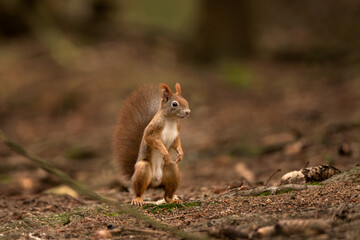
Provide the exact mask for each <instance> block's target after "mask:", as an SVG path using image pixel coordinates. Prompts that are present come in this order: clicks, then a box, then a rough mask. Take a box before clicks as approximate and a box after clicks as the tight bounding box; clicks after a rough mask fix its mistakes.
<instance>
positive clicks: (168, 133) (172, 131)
mask: <svg viewBox="0 0 360 240" xmlns="http://www.w3.org/2000/svg"><path fill="white" fill-rule="evenodd" d="M177 135H178V130H177V122H176V121H172V122H170V121H168V122H167V123H166V124H165V127H164V129H163V130H162V132H161V141H162V143H163V144H164V146H165V147H166V149H169V148H170V146H171V145H172V144H173V143H174V141H175V138H176V137H177Z"/></svg>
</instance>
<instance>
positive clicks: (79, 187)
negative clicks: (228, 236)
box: [0, 130, 205, 239]
mask: <svg viewBox="0 0 360 240" xmlns="http://www.w3.org/2000/svg"><path fill="white" fill-rule="evenodd" d="M0 140H2V141H3V142H4V143H5V144H6V145H7V146H8V147H9V148H10V149H11V150H13V151H14V152H16V153H18V154H20V155H22V156H24V157H25V158H27V159H29V160H31V161H32V162H34V163H36V164H37V165H38V166H39V167H40V168H42V169H44V170H45V171H47V172H49V173H51V174H54V175H55V176H57V177H58V178H60V179H61V180H62V181H63V182H64V183H65V184H66V185H68V186H69V187H71V188H72V189H74V190H75V191H76V192H78V193H79V194H82V195H85V196H88V197H90V198H92V199H94V200H97V201H100V202H104V203H106V204H108V205H112V206H114V207H115V208H117V209H118V210H119V211H121V212H124V213H127V214H129V215H130V216H132V217H134V218H136V219H139V220H142V221H144V222H146V223H148V224H150V225H151V226H152V227H154V228H157V229H159V230H162V231H165V232H167V233H169V234H172V235H176V236H179V237H181V238H184V239H205V238H204V237H200V236H197V235H194V234H190V233H187V232H185V231H183V230H179V229H176V228H175V227H173V226H169V225H167V224H164V223H161V222H159V221H157V220H155V219H153V218H151V217H149V216H147V215H144V214H142V213H141V212H140V211H138V210H137V209H135V208H133V207H130V206H126V205H123V204H121V203H119V202H117V201H114V200H111V199H107V198H105V197H103V196H101V195H99V194H97V193H95V192H93V191H92V190H90V189H89V188H87V187H86V186H84V185H83V184H82V183H80V182H78V181H76V180H74V179H73V178H71V177H70V176H69V175H67V174H66V173H65V172H63V171H61V170H59V169H57V168H56V167H55V166H53V165H52V164H50V163H49V162H47V161H45V160H44V159H41V158H39V157H38V156H36V155H34V154H32V153H30V152H29V151H27V150H26V149H25V148H23V147H22V146H21V145H19V144H17V143H15V142H13V141H11V140H9V139H8V138H7V137H6V136H5V135H4V133H3V132H2V131H1V130H0Z"/></svg>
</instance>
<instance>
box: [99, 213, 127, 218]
mask: <svg viewBox="0 0 360 240" xmlns="http://www.w3.org/2000/svg"><path fill="white" fill-rule="evenodd" d="M121 214H124V213H123V212H114V213H105V214H104V216H106V217H115V216H118V215H121Z"/></svg>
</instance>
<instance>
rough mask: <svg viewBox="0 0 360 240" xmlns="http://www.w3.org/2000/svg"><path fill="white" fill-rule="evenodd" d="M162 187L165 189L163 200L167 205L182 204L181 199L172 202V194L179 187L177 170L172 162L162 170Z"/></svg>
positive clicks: (176, 166)
mask: <svg viewBox="0 0 360 240" xmlns="http://www.w3.org/2000/svg"><path fill="white" fill-rule="evenodd" d="M163 169H164V170H163V179H162V185H163V186H164V189H165V196H164V199H165V201H166V202H167V203H182V201H181V199H176V200H174V194H175V191H176V189H177V188H178V186H179V181H180V177H179V168H178V165H177V164H175V163H174V162H169V163H166V164H165V165H164V168H163Z"/></svg>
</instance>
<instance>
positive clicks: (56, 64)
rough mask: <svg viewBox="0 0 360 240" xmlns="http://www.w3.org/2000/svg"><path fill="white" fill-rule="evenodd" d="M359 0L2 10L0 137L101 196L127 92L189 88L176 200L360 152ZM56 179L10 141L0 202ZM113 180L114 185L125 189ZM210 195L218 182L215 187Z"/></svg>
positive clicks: (32, 0)
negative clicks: (146, 87) (157, 86)
mask: <svg viewBox="0 0 360 240" xmlns="http://www.w3.org/2000/svg"><path fill="white" fill-rule="evenodd" d="M359 39H360V2H359V1H356V0H344V1H341V2H339V1H336V0H328V1H326V3H324V2H322V1H311V0H304V1H286V0H273V1H271V2H269V1H265V0H252V1H250V0H243V1H235V0H225V1H215V0H181V1H180V0H179V1H166V0H152V1H147V0H138V1H111V0H89V1H81V0H72V1H70V0H66V1H55V0H47V1H43V0H3V1H0V128H1V130H2V131H4V132H5V134H6V135H7V136H9V137H10V138H11V139H14V140H16V141H18V142H20V143H22V144H23V145H24V146H26V147H27V148H28V149H30V150H31V151H32V152H34V153H36V154H38V155H40V156H41V157H43V158H45V159H48V160H49V161H51V162H52V163H53V164H55V165H56V166H57V167H59V168H61V169H62V170H64V171H65V172H67V173H68V174H70V175H71V176H73V177H74V178H76V179H78V180H80V181H83V182H85V183H86V184H87V185H90V186H91V187H93V188H94V189H100V190H103V191H109V189H112V188H114V183H115V182H116V181H115V179H116V173H115V172H114V170H113V169H114V168H113V163H112V151H111V138H112V132H113V129H114V126H115V124H116V115H117V112H118V110H119V108H120V107H121V104H122V101H124V99H125V98H126V96H128V95H129V94H130V93H131V91H133V90H134V89H136V88H138V87H140V86H142V85H143V84H145V83H149V82H155V83H160V82H165V83H167V84H169V85H170V86H171V87H172V88H174V85H175V83H176V82H179V83H180V84H181V85H182V89H183V95H184V97H186V98H187V99H188V101H189V103H190V108H191V110H192V113H191V116H190V117H189V118H188V119H186V120H185V121H184V126H183V130H182V141H183V146H184V152H185V158H184V160H183V162H181V163H180V168H181V174H182V178H183V180H182V183H181V187H180V190H179V193H180V195H183V196H184V197H185V198H187V199H191V196H192V195H191V194H192V193H191V192H192V191H194V192H196V191H198V190H199V189H202V190H203V191H216V189H217V188H224V187H226V186H231V185H242V184H247V185H250V186H253V185H257V184H264V183H266V182H267V181H268V180H269V177H270V176H271V175H272V174H273V173H274V172H276V171H277V170H278V169H281V173H279V174H277V175H276V176H275V177H273V178H272V179H271V180H270V184H276V183H277V182H278V180H279V178H280V177H281V175H283V174H285V173H286V172H288V171H291V170H297V169H300V168H302V167H304V166H316V165H319V164H332V165H334V166H336V167H338V168H339V169H341V170H344V169H347V168H349V167H351V166H352V165H354V164H356V163H359V156H360V145H359V140H360V131H359V126H360V121H359V120H360V92H359V91H360V68H359V63H360V41H359ZM58 184H60V182H59V180H58V179H55V178H53V177H52V176H50V175H48V174H47V173H45V172H43V171H42V170H39V169H38V168H37V167H36V166H35V165H34V164H32V163H31V162H29V161H28V160H26V159H23V158H22V157H19V156H17V155H15V154H13V153H12V152H10V151H9V150H8V149H7V147H6V146H4V145H3V144H2V143H0V195H1V194H3V195H19V194H23V193H39V192H42V191H44V190H46V189H48V188H51V187H54V186H57V185H58ZM115 185H116V184H115ZM209 186H211V187H209Z"/></svg>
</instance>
